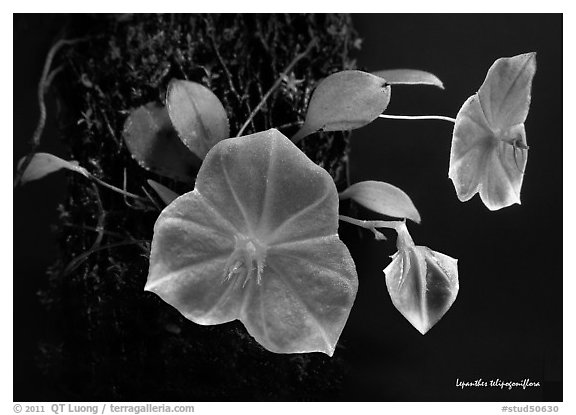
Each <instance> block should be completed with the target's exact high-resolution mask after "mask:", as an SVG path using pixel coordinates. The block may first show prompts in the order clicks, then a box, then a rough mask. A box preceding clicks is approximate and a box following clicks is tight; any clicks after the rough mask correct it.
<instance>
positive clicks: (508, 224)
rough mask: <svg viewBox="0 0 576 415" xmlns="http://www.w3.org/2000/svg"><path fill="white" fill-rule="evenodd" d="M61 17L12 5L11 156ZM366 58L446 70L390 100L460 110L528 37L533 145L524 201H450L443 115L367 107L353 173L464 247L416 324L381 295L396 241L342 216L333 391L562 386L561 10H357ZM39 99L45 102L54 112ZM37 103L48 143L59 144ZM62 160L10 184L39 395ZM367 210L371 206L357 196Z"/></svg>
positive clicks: (377, 394) (464, 393)
mask: <svg viewBox="0 0 576 415" xmlns="http://www.w3.org/2000/svg"><path fill="white" fill-rule="evenodd" d="M64 19H65V17H63V16H16V17H15V19H14V86H15V88H14V91H15V92H14V160H17V159H19V158H20V157H21V156H22V155H23V154H24V153H25V151H26V150H27V148H28V147H27V142H28V140H29V137H31V135H32V133H33V131H34V127H35V123H36V119H37V115H38V108H37V101H36V83H37V81H38V79H39V76H40V73H41V69H42V65H43V62H44V58H45V55H46V53H47V50H48V49H49V47H50V45H51V44H52V43H53V39H54V37H55V36H56V35H58V34H59V28H60V23H61V22H62V21H63V20H64ZM354 22H355V26H356V28H357V30H358V31H359V32H360V35H361V36H362V37H363V38H364V42H363V47H362V50H361V51H360V52H358V53H357V58H358V65H359V67H360V68H361V69H365V70H370V71H372V70H378V69H386V68H402V67H404V68H417V69H423V70H427V71H430V72H432V73H434V74H436V75H437V76H438V77H439V78H440V79H442V80H443V81H444V85H445V87H446V89H445V90H444V91H442V90H440V89H437V88H433V87H429V86H419V87H417V86H396V87H393V90H392V100H391V104H390V106H389V107H388V110H387V112H388V113H390V114H417V115H422V114H438V115H447V116H451V117H455V116H456V113H457V112H458V110H459V108H460V106H461V105H462V103H463V102H464V101H465V100H466V99H467V98H468V97H469V96H470V95H472V94H473V93H474V92H476V90H477V89H478V88H479V87H480V85H481V84H482V82H483V80H484V77H485V75H486V72H487V70H488V68H489V67H490V65H491V64H492V62H493V61H494V60H495V59H497V58H499V57H503V56H513V55H517V54H520V53H525V52H531V51H536V52H537V65H538V69H537V72H536V76H535V79H534V85H533V90H532V97H533V99H532V104H531V109H530V113H529V115H528V119H527V121H526V131H527V141H528V144H529V145H530V152H529V157H528V165H527V170H526V175H525V178H524V185H523V188H522V194H521V197H522V205H521V206H519V205H514V206H511V207H508V208H505V209H503V210H500V211H496V212H490V211H489V210H488V209H487V208H486V207H485V206H484V205H483V204H482V203H481V201H480V199H479V197H478V196H475V197H474V198H473V199H472V200H471V201H469V202H466V203H461V202H459V201H458V199H457V197H456V194H455V191H454V188H453V185H452V183H451V181H450V180H449V179H448V160H449V154H450V142H451V135H452V124H451V123H448V122H445V121H395V120H376V121H375V122H374V123H372V124H371V125H369V126H367V127H364V128H362V129H360V130H357V131H356V132H355V133H354V135H353V140H352V154H351V160H352V162H351V173H352V180H353V181H360V180H382V181H386V182H389V183H391V184H394V185H396V186H398V187H400V188H402V189H403V190H404V191H406V192H407V193H408V194H409V195H410V196H411V198H412V200H413V201H414V203H415V204H416V206H417V208H418V209H419V211H420V213H421V215H422V219H423V221H422V224H421V225H409V226H410V231H411V233H412V236H413V238H414V240H415V242H416V243H417V244H420V245H426V246H428V247H430V248H432V249H434V250H436V251H439V252H442V253H445V254H447V255H450V256H452V257H455V258H458V259H459V274H460V292H459V295H458V298H457V299H456V302H455V303H454V305H453V306H452V308H451V309H450V310H449V312H448V313H447V314H446V315H445V317H444V318H443V319H442V320H441V321H440V322H439V323H438V324H437V325H436V326H435V327H434V328H433V329H432V330H431V331H430V332H428V333H427V334H426V335H425V336H422V335H420V334H419V333H418V332H417V331H416V330H415V329H414V328H413V327H412V326H411V325H410V324H409V323H408V322H407V321H406V320H405V319H404V318H403V317H402V316H401V315H400V313H398V312H397V311H396V310H395V308H394V306H393V305H392V303H391V301H390V298H389V296H388V294H387V292H386V287H385V283H384V274H383V273H382V269H383V268H385V266H386V265H387V264H388V262H389V259H388V256H389V255H391V254H392V253H393V252H394V250H395V249H394V244H393V234H391V235H390V236H392V241H389V242H376V241H374V240H372V238H371V237H370V236H369V234H368V233H366V234H364V236H363V237H362V238H360V237H359V233H358V232H357V230H356V229H353V228H352V227H350V226H348V225H343V226H342V232H341V233H342V236H343V239H344V240H345V241H346V242H347V244H348V245H349V247H350V249H351V252H352V255H353V257H354V259H355V261H356V264H357V269H358V275H359V279H360V287H359V291H358V296H357V299H356V303H355V305H354V307H353V309H352V312H351V315H350V319H349V320H348V323H347V325H346V327H345V329H344V332H343V334H342V337H341V340H340V343H341V345H342V346H343V347H342V348H341V349H339V350H338V352H339V353H342V355H343V356H342V357H343V358H344V359H345V360H346V361H347V362H348V363H349V373H348V375H347V377H346V380H345V385H344V388H343V390H342V394H341V396H338V397H335V400H368V401H541V400H554V401H556V400H561V399H562V383H561V381H562V16H561V15H542V14H539V15H376V14H373V15H355V16H354ZM54 106H55V104H54V102H53V101H52V100H49V101H48V110H49V112H50V111H52V115H53V113H54V111H55V108H54ZM55 124H56V122H55V121H54V119H53V118H51V117H49V118H48V125H47V129H46V130H45V138H44V141H43V148H42V150H43V151H52V152H55V153H56V154H62V153H61V151H62V149H61V148H59V145H58V135H57V128H56V125H55ZM64 177H65V176H64V175H63V174H56V175H54V176H52V177H48V178H46V179H44V180H42V181H41V182H37V183H32V184H29V185H27V186H26V187H23V188H19V189H17V190H15V191H14V383H15V384H14V388H15V391H16V392H18V391H23V390H32V389H33V390H35V391H37V393H35V394H33V395H34V396H37V397H38V398H39V399H41V398H43V399H50V398H49V392H48V391H49V390H50V388H49V387H48V385H46V384H45V382H43V379H42V376H41V374H40V373H39V372H38V370H37V369H36V365H35V362H34V356H35V355H36V348H37V342H38V339H39V338H40V337H41V335H42V333H43V331H44V330H45V329H44V327H45V321H43V313H42V308H41V307H40V305H39V303H38V300H37V297H36V292H37V291H38V289H40V288H42V287H45V285H46V277H45V269H46V267H47V266H48V265H50V264H51V263H52V262H53V260H54V259H55V257H56V249H55V245H54V244H55V239H54V236H53V234H52V233H51V229H50V227H51V225H52V224H55V223H56V219H57V212H56V206H57V203H58V201H59V200H61V199H62V198H63V197H64V195H65V180H64ZM358 215H359V216H361V217H362V218H372V217H375V216H374V215H372V214H370V213H369V212H368V211H365V210H360V211H359V212H358ZM497 378H499V379H501V380H504V381H521V380H523V379H525V378H530V380H532V381H538V382H540V384H541V387H539V388H528V389H526V390H522V389H521V388H515V389H513V390H511V391H510V390H507V389H504V390H501V389H499V388H466V389H464V390H462V389H459V388H457V387H456V379H460V380H463V381H475V380H477V379H482V380H484V381H487V380H495V379H497Z"/></svg>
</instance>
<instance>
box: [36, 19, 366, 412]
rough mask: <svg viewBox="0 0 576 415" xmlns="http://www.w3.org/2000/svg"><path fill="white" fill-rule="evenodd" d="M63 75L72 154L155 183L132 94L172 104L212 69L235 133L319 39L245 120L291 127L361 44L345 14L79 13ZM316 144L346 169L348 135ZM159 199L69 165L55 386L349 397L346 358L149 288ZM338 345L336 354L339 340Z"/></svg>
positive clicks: (44, 360)
mask: <svg viewBox="0 0 576 415" xmlns="http://www.w3.org/2000/svg"><path fill="white" fill-rule="evenodd" d="M68 36H69V37H80V38H83V39H84V40H83V41H82V42H80V43H77V44H75V45H73V46H71V47H69V48H68V49H66V52H65V53H64V54H63V55H61V59H60V62H59V63H60V64H63V65H64V66H63V68H64V72H63V73H61V74H60V75H59V77H58V81H57V82H56V88H57V90H58V92H59V96H60V98H61V102H62V106H63V108H64V110H65V111H64V114H63V115H64V116H63V117H62V123H63V137H64V138H63V140H64V142H65V143H66V145H67V146H68V147H69V149H70V157H71V158H73V159H75V160H78V161H79V162H80V164H81V165H83V166H85V167H86V168H88V170H90V171H91V172H92V173H94V174H96V175H97V176H98V177H100V178H102V179H103V180H105V181H107V182H109V183H112V184H114V185H115V186H118V187H123V183H124V181H125V182H126V186H127V190H128V191H130V192H133V193H138V194H142V195H144V193H143V191H142V187H143V186H144V187H147V184H146V179H150V178H151V179H154V180H156V181H159V182H161V183H164V184H165V185H167V186H169V187H171V188H173V189H174V190H175V191H178V192H181V193H182V192H186V191H189V190H191V189H192V188H193V183H178V182H174V181H172V180H170V179H166V178H162V177H160V176H157V175H155V174H153V173H151V172H149V171H146V170H144V169H142V168H141V167H140V166H138V164H137V163H136V162H135V161H134V160H133V159H132V158H131V156H130V154H129V152H128V150H127V149H126V147H125V145H124V143H123V139H122V129H123V124H124V121H125V119H126V117H127V115H128V113H129V111H130V110H131V109H134V108H136V107H138V106H140V105H143V104H146V103H148V102H150V101H154V102H159V103H164V99H165V93H166V87H167V85H168V83H169V81H170V80H171V79H173V78H179V79H188V80H192V81H195V82H200V83H202V84H204V85H206V86H207V87H208V88H210V89H211V90H212V91H213V92H214V93H215V94H216V95H217V96H218V97H219V98H220V100H221V101H222V102H223V104H224V106H225V108H226V111H227V113H228V116H229V119H230V127H231V134H232V135H236V133H237V132H238V130H239V129H240V127H241V125H243V124H244V122H245V121H246V120H247V119H248V117H249V114H250V113H251V112H252V110H253V109H254V108H255V107H256V106H257V105H258V104H259V103H260V101H261V100H262V97H263V96H264V94H265V93H266V91H268V89H269V88H270V87H271V86H272V85H273V84H274V82H275V81H276V80H277V79H278V78H279V76H280V74H281V73H282V72H283V71H284V69H285V68H286V66H287V65H288V64H289V63H290V62H291V61H292V59H294V57H295V56H296V55H297V54H298V53H301V52H302V51H304V50H305V49H306V48H307V46H308V45H310V43H311V42H313V47H312V48H311V50H310V52H309V53H308V54H307V55H306V56H305V57H304V58H302V59H301V60H300V61H299V62H298V63H297V65H296V66H295V67H294V69H293V71H292V72H290V73H289V74H288V76H287V77H286V78H285V79H283V81H282V83H281V84H280V86H279V87H278V88H277V89H276V90H275V91H274V92H273V93H272V95H271V96H270V98H269V99H268V100H267V101H266V103H265V105H264V106H263V107H262V110H261V111H259V112H258V113H257V114H256V115H255V116H254V118H253V119H252V121H251V122H250V123H249V125H248V128H247V129H246V131H245V133H246V134H249V133H252V132H256V131H262V130H265V129H268V128H271V127H276V128H280V129H281V131H282V132H283V133H284V134H285V135H287V136H291V135H292V134H294V133H295V132H296V130H297V129H298V125H299V124H298V122H301V121H302V120H303V118H304V115H305V111H306V108H307V105H308V101H309V99H310V95H311V93H312V91H313V89H314V87H315V86H316V85H317V83H318V81H319V80H320V79H322V78H323V77H325V76H327V75H329V74H330V73H332V72H335V71H338V70H343V69H350V68H352V67H354V65H355V63H354V61H353V60H351V59H350V58H349V52H350V51H351V50H352V49H353V48H354V47H355V46H356V45H358V42H357V36H356V33H355V32H354V30H353V28H352V25H351V20H350V17H349V16H345V15H237V14H228V15H121V16H107V17H96V16H89V15H80V16H75V17H73V18H72V19H71V21H70V27H69V29H68ZM300 145H301V147H302V149H303V150H304V151H305V153H306V154H307V155H308V156H309V157H310V158H311V159H312V160H313V161H315V162H316V163H317V164H319V165H321V166H322V167H324V168H325V169H326V170H328V172H329V173H330V174H331V175H332V176H333V177H334V179H335V181H336V183H337V185H338V186H339V187H340V188H341V187H342V186H344V185H345V182H346V157H347V135H345V134H343V133H322V134H317V135H315V136H311V137H309V139H306V140H303V142H302V143H301V144H300ZM157 215H158V211H157V210H150V209H142V208H139V207H138V206H135V205H134V204H133V203H131V202H130V201H129V200H126V199H125V198H123V197H122V196H121V195H119V194H116V193H113V192H110V191H108V190H107V189H104V188H99V187H97V186H96V185H94V184H91V183H90V182H88V181H87V180H86V179H84V178H82V177H73V176H70V178H69V197H68V199H67V200H66V202H65V203H64V204H63V205H62V206H61V227H60V241H61V258H60V260H59V261H58V263H57V264H55V265H54V266H53V267H52V269H51V270H50V288H49V289H48V290H46V291H44V292H42V293H41V299H42V301H43V304H44V305H45V306H46V309H47V310H48V312H49V315H50V319H51V320H53V321H54V322H57V324H55V327H58V329H57V330H56V331H55V333H54V335H53V336H51V338H50V339H46V341H45V342H43V344H41V345H40V346H41V347H40V351H41V352H40V353H41V354H40V356H39V362H41V365H42V369H43V370H44V371H45V373H46V374H47V376H48V377H49V379H51V381H52V384H53V385H55V393H54V396H53V399H54V400H138V401H148V400H163V401H170V400H174V401H178V400H186V401H201V400H335V399H337V393H338V387H339V383H340V381H341V379H342V376H343V373H344V371H345V367H346V365H345V362H343V361H342V360H341V359H339V358H338V357H335V358H328V357H326V356H324V355H321V354H317V353H314V354H306V355H277V354H273V353H270V352H268V351H266V350H264V349H263V348H262V347H260V346H259V345H258V344H257V343H256V342H255V341H254V340H253V339H252V338H251V336H249V335H248V334H247V332H246V331H245V329H244V327H243V326H242V324H241V323H239V322H237V321H235V322H232V323H228V324H225V325H220V326H208V327H205V326H199V325H196V324H194V323H192V322H190V321H188V320H186V319H185V318H184V317H182V316H181V315H180V314H179V313H178V312H177V311H176V310H175V309H173V308H171V307H170V306H169V305H167V304H166V303H164V302H162V300H160V299H159V298H158V297H156V296H155V295H154V294H151V293H149V292H144V291H143V287H144V283H145V281H146V276H147V271H148V258H147V250H148V248H149V241H150V240H151V238H152V228H153V225H154V222H155V220H156V217H157ZM336 356H338V353H336Z"/></svg>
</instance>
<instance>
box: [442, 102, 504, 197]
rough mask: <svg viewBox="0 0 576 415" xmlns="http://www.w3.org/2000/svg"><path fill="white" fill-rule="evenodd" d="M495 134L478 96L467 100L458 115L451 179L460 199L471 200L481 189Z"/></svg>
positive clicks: (451, 160) (451, 158)
mask: <svg viewBox="0 0 576 415" xmlns="http://www.w3.org/2000/svg"><path fill="white" fill-rule="evenodd" d="M494 142H495V139H494V134H493V133H492V131H491V130H490V128H489V127H488V124H487V121H486V118H485V117H484V114H483V112H482V108H481V106H480V102H479V101H478V96H477V95H473V96H471V97H470V98H468V99H467V100H466V102H465V103H464V105H463V106H462V108H461V109H460V111H459V112H458V115H457V116H456V124H455V126H454V133H453V136H452V148H451V150H450V169H449V170H448V177H449V178H450V179H452V182H454V187H455V188H456V194H457V195H458V199H460V200H461V201H462V202H465V201H467V200H469V199H470V198H472V196H474V195H475V194H476V193H477V191H478V187H479V186H480V182H481V180H482V178H483V169H484V166H485V163H486V154H487V153H488V152H489V151H490V149H491V146H492V145H494Z"/></svg>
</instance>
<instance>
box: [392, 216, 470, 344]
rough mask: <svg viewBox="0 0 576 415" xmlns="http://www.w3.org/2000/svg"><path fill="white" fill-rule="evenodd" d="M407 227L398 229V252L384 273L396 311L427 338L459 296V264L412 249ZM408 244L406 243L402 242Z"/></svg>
mask: <svg viewBox="0 0 576 415" xmlns="http://www.w3.org/2000/svg"><path fill="white" fill-rule="evenodd" d="M404 232H405V233H406V234H407V233H408V231H407V229H406V227H404V228H400V229H399V234H398V252H396V253H395V254H394V255H393V256H392V262H391V263H390V264H389V265H388V266H387V267H386V269H384V273H385V274H386V287H387V289H388V293H389V294H390V298H391V299H392V303H393V304H394V306H395V307H396V309H397V310H398V311H400V313H401V314H402V315H403V316H404V317H405V318H406V319H407V320H408V321H409V322H410V323H411V324H412V325H413V326H414V327H415V328H416V329H417V330H418V331H419V332H420V333H422V334H426V332H428V330H430V329H431V328H432V327H433V326H434V325H435V324H436V323H437V322H438V321H439V320H440V319H441V318H442V317H443V316H444V314H446V312H447V311H448V310H449V309H450V307H451V306H452V304H453V303H454V300H455V299H456V296H457V295H458V289H459V284H458V260H457V259H454V258H451V257H449V256H448V255H444V254H441V253H440V252H436V251H433V250H431V249H430V248H428V247H425V246H415V245H414V244H413V243H412V242H411V239H410V236H409V235H407V236H406V237H403V235H402V233H404ZM406 240H409V241H410V242H409V243H404V241H406Z"/></svg>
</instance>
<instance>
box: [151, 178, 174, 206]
mask: <svg viewBox="0 0 576 415" xmlns="http://www.w3.org/2000/svg"><path fill="white" fill-rule="evenodd" d="M147 182H148V184H149V185H150V187H151V188H152V189H154V191H155V192H156V194H157V195H158V197H159V198H160V199H162V201H163V202H164V203H165V204H166V205H169V204H170V203H172V202H173V201H174V199H176V198H177V197H178V196H180V195H179V194H178V193H176V192H175V191H173V190H171V189H168V188H167V187H166V186H164V185H162V184H160V183H158V182H155V181H154V180H147Z"/></svg>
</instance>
